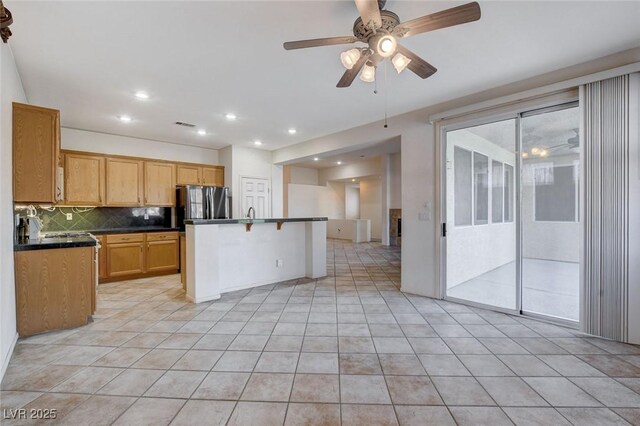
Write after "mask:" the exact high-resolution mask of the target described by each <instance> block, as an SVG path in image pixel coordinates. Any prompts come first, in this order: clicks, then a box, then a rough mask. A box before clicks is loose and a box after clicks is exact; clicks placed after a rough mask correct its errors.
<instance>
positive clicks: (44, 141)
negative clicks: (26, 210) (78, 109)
mask: <svg viewBox="0 0 640 426" xmlns="http://www.w3.org/2000/svg"><path fill="white" fill-rule="evenodd" d="M59 156H60V111H58V110H55V109H49V108H42V107H37V106H33V105H25V104H19V103H14V104H13V200H14V202H17V203H56V202H58V201H60V193H59V191H58V187H59V186H58V185H57V175H58V173H57V169H58V164H59Z"/></svg>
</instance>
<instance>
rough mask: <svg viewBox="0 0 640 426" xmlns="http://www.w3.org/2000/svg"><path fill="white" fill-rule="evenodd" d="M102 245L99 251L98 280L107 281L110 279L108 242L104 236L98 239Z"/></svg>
mask: <svg viewBox="0 0 640 426" xmlns="http://www.w3.org/2000/svg"><path fill="white" fill-rule="evenodd" d="M96 238H97V239H98V242H99V243H100V246H101V248H100V251H98V278H99V279H101V280H102V279H105V278H108V277H109V273H108V272H109V270H108V268H107V240H106V238H104V237H103V236H102V235H98V236H97V237H96Z"/></svg>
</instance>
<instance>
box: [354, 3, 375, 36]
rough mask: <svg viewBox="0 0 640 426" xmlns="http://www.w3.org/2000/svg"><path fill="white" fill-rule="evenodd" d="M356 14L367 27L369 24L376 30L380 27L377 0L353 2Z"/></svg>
mask: <svg viewBox="0 0 640 426" xmlns="http://www.w3.org/2000/svg"><path fill="white" fill-rule="evenodd" d="M355 1H356V7H357V8H358V13H360V17H361V18H362V23H363V24H364V25H365V26H368V27H370V26H369V24H370V23H371V22H373V24H374V25H375V26H376V29H377V28H381V27H382V18H381V17H380V9H379V8H378V0H355Z"/></svg>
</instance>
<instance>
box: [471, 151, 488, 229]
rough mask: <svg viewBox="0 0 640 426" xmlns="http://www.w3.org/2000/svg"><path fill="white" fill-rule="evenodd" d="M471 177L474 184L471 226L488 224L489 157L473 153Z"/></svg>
mask: <svg viewBox="0 0 640 426" xmlns="http://www.w3.org/2000/svg"><path fill="white" fill-rule="evenodd" d="M473 177H474V183H475V184H474V191H473V202H474V207H475V216H474V221H473V224H474V225H485V224H487V223H489V157H487V156H486V155H482V154H479V153H477V152H474V153H473Z"/></svg>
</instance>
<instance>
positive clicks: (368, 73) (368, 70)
mask: <svg viewBox="0 0 640 426" xmlns="http://www.w3.org/2000/svg"><path fill="white" fill-rule="evenodd" d="M360 80H362V81H364V82H366V83H373V82H374V81H376V68H375V67H374V66H373V65H369V64H367V65H365V66H364V67H363V68H362V72H361V73H360Z"/></svg>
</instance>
